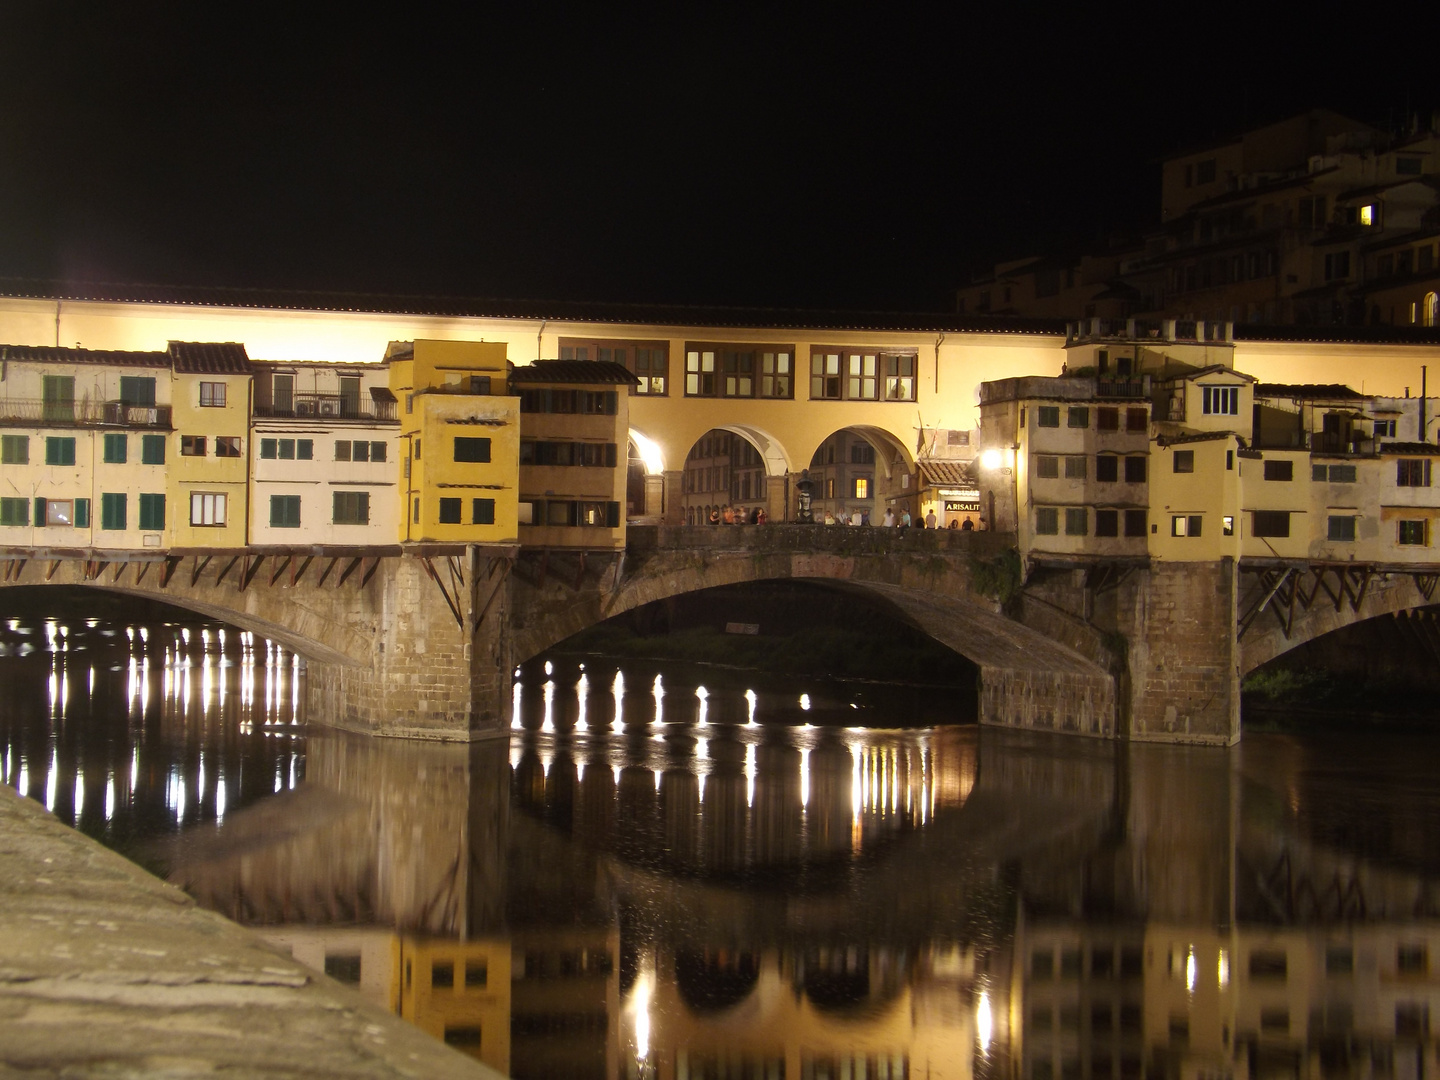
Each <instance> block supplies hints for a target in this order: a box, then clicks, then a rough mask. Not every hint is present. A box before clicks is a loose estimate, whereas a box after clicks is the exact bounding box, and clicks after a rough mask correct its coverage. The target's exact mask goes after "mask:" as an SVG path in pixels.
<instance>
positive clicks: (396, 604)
mask: <svg viewBox="0 0 1440 1080" xmlns="http://www.w3.org/2000/svg"><path fill="white" fill-rule="evenodd" d="M473 550H474V549H472V554H471V555H469V556H466V557H458V556H457V557H456V558H457V560H458V562H459V564H460V565H461V566H462V567H463V569H464V574H463V581H461V580H460V579H459V578H452V577H451V575H450V568H449V566H448V559H447V558H445V557H440V558H436V559H434V560H433V561H432V565H433V566H434V567H435V569H436V571H437V574H438V576H439V577H440V580H441V582H443V583H444V589H443V590H442V587H441V585H440V584H438V583H437V582H435V581H434V580H432V579H431V578H430V576H429V574H427V573H426V570H425V566H424V564H423V563H422V562H421V560H420V559H418V558H416V557H413V556H409V555H405V556H401V557H400V558H398V559H385V560H383V561H382V562H381V564H380V566H379V567H378V568H377V570H376V571H375V574H374V577H373V578H372V579H371V581H370V582H369V583H368V584H367V585H366V586H365V588H364V590H363V592H362V596H363V602H361V603H357V604H355V605H354V606H353V610H352V612H351V613H350V615H349V616H348V618H349V619H350V621H351V622H352V624H354V626H355V627H356V628H357V629H359V628H361V627H362V626H363V628H364V630H365V632H366V633H367V634H368V635H370V636H372V637H373V640H374V651H373V653H372V654H371V655H370V657H369V662H368V663H365V662H364V661H363V660H362V661H360V662H357V663H355V664H353V665H351V664H341V663H335V664H319V663H313V662H312V663H310V664H309V665H308V666H307V688H308V689H307V704H308V718H309V719H310V720H311V721H312V722H314V723H317V724H322V725H326V726H331V727H341V728H348V729H351V730H354V731H364V732H369V733H371V734H375V735H395V736H401V737H407V738H421V739H445V740H461V741H467V740H470V739H475V738H483V737H485V736H489V735H501V734H504V733H505V732H507V731H508V730H509V725H510V700H511V697H510V686H511V675H510V673H511V670H512V665H511V653H510V645H509V640H510V639H509V629H508V617H509V586H508V581H507V580H506V579H505V577H504V574H505V570H504V568H503V567H497V568H495V570H494V573H493V574H491V573H490V572H489V569H490V568H489V565H488V564H489V559H488V558H481V557H477V556H475V555H474V554H473ZM477 567H478V568H479V572H478V573H477V572H476V571H477ZM487 604H488V608H486V609H485V611H484V616H483V618H481V619H480V621H479V624H478V625H477V624H476V619H477V617H478V615H479V613H478V612H477V605H480V606H484V605H487ZM452 605H454V610H452ZM457 615H458V617H457Z"/></svg>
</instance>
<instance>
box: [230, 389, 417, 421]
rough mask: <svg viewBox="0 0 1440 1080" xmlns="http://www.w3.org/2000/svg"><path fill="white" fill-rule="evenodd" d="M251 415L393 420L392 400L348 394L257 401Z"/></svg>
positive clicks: (309, 418)
mask: <svg viewBox="0 0 1440 1080" xmlns="http://www.w3.org/2000/svg"><path fill="white" fill-rule="evenodd" d="M255 415H256V417H258V418H261V419H266V420H309V421H314V420H318V419H324V420H372V421H375V420H378V421H395V420H398V419H399V414H398V413H397V412H396V409H395V402H394V400H393V399H392V400H390V401H376V400H374V399H373V398H372V399H371V400H370V401H365V400H363V399H362V398H359V397H354V396H351V395H349V394H292V395H291V396H290V399H289V400H288V401H285V400H280V401H274V402H264V403H261V402H257V403H256V404H255Z"/></svg>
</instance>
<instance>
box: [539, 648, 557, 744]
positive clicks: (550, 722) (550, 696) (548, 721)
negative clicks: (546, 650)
mask: <svg viewBox="0 0 1440 1080" xmlns="http://www.w3.org/2000/svg"><path fill="white" fill-rule="evenodd" d="M545 666H546V667H547V668H548V667H549V666H550V665H549V663H548V662H547V663H546V665H545ZM542 690H543V691H544V695H545V720H544V722H543V723H541V725H540V730H541V731H554V730H555V680H554V679H546V680H545V685H544V687H542Z"/></svg>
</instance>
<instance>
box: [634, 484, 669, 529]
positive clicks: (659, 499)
mask: <svg viewBox="0 0 1440 1080" xmlns="http://www.w3.org/2000/svg"><path fill="white" fill-rule="evenodd" d="M665 506H666V500H665V476H664V474H663V473H646V474H645V505H644V507H643V508H642V509H641V511H640V512H641V513H642V514H644V515H645V516H646V517H647V518H655V519H657V520H658V519H660V518H661V517H662V515H663V514H664V513H665Z"/></svg>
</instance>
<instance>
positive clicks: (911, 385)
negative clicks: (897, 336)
mask: <svg viewBox="0 0 1440 1080" xmlns="http://www.w3.org/2000/svg"><path fill="white" fill-rule="evenodd" d="M880 360H881V363H883V364H884V365H885V400H886V401H914V400H915V366H916V364H917V363H918V358H917V357H915V356H905V355H900V354H898V353H881V354H880Z"/></svg>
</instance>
